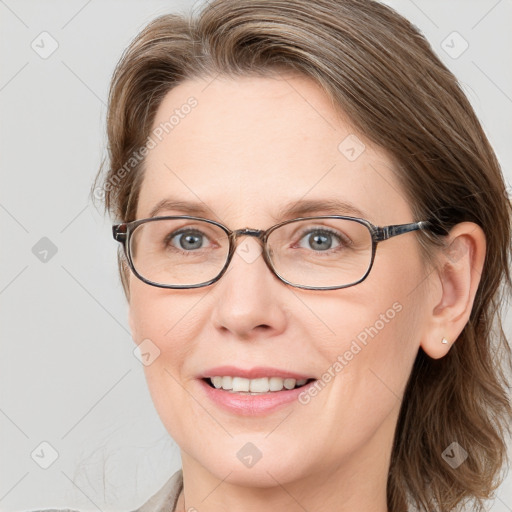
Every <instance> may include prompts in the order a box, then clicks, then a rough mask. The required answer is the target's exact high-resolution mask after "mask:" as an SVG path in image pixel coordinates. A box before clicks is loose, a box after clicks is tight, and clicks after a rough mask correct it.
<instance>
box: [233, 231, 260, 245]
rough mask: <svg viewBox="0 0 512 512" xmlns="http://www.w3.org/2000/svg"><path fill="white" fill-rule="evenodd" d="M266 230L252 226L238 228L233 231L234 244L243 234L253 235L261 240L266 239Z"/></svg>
mask: <svg viewBox="0 0 512 512" xmlns="http://www.w3.org/2000/svg"><path fill="white" fill-rule="evenodd" d="M265 233H266V231H263V230H261V229H252V228H243V229H236V230H235V231H232V232H231V238H232V240H233V245H234V246H235V245H236V242H237V240H238V239H239V238H240V237H242V236H252V237H254V238H258V239H259V240H260V241H261V242H263V241H264V237H265Z"/></svg>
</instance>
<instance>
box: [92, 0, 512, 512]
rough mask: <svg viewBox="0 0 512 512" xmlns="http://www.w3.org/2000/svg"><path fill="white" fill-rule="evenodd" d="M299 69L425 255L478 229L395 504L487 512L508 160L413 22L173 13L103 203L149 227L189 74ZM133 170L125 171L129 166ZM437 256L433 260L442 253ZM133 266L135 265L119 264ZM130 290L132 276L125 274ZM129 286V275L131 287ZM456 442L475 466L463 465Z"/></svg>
mask: <svg viewBox="0 0 512 512" xmlns="http://www.w3.org/2000/svg"><path fill="white" fill-rule="evenodd" d="M283 69H286V70H290V71H295V72H299V73H301V74H303V75H306V76H309V77H311V78H313V79H314V80H316V82H317V83H319V84H320V85H321V86H322V87H323V89H324V90H325V91H326V93H327V94H328V95H329V97H330V98H331V99H332V101H333V105H334V106H335V107H337V108H339V109H340V112H344V113H345V114H346V115H347V116H348V118H349V119H350V121H351V123H352V125H353V127H354V129H355V130H357V132H358V133H360V134H362V136H363V137H365V138H367V140H370V141H372V142H373V143H375V144H376V145H377V146H379V147H381V148H383V149H384V150H386V151H387V154H389V155H390V156H391V158H392V159H393V161H394V162H395V164H396V168H395V172H396V173H397V175H398V178H399V180H400V182H401V184H402V186H403V189H404V190H405V191H406V194H407V197H408V199H409V203H410V205H411V207H412V210H413V214H414V216H415V217H416V219H417V220H420V219H421V220H423V219H425V218H427V219H430V220H432V221H434V222H435V223H436V225H437V226H438V228H439V229H438V234H437V235H432V236H428V237H426V236H424V235H421V234H420V235H419V237H420V241H421V243H422V247H423V248H424V250H428V249H429V248H430V249H431V248H432V246H433V245H442V243H443V236H442V233H446V232H447V231H448V230H450V229H451V228H452V227H453V226H454V225H455V224H457V223H459V222H462V221H471V222H475V223H476V224H478V225H480V226H481V227H482V229H483V231H484V233H485V235H486V239H487V254H486V260H485V264H484V269H483V273H482V278H481V282H480V285H479V288H478V291H477V294H476V299H475V302H474V306H473V310H472V313H471V317H470V320H469V322H468V323H467V325H466V326H465V328H464V330H463V331H462V333H461V335H460V336H459V338H458V340H457V342H456V343H455V344H454V345H453V346H452V348H451V349H450V351H449V353H448V355H447V356H445V357H443V358H441V359H439V360H433V359H431V358H429V357H428V356H426V354H425V353H424V352H423V351H422V350H421V349H420V351H419V353H418V355H417V358H416V361H415V364H414V367H413V370H412V373H411V376H410V379H409V382H408V384H407V387H406V390H405V395H404V397H403V402H402V407H401V412H400V416H399V420H398V424H397V429H396V434H395V440H394V446H393V451H392V457H391V464H390V470H389V476H388V491H387V499H388V509H389V510H392V511H393V512H400V511H404V510H407V504H408V503H412V504H413V505H415V506H416V507H417V508H418V509H419V510H424V511H429V512H430V511H433V510H440V511H447V510H452V509H453V508H455V507H456V506H457V505H460V504H463V503H464V502H467V501H470V502H473V504H474V506H475V509H478V510H481V509H482V508H483V506H484V504H483V500H485V499H488V498H490V497H492V493H493V491H494V490H495V489H496V487H497V486H498V484H499V482H500V480H501V476H502V475H501V469H502V468H503V467H504V463H505V462H506V444H505V443H506V439H507V434H508V433H509V432H510V418H511V405H510V402H509V399H508V395H507V393H508V383H507V378H508V376H507V372H508V370H509V369H510V355H511V354H510V346H509V344H508V342H507V339H506V337H505V334H504V332H503V329H502V322H501V318H500V309H501V308H502V307H503V306H504V304H505V303H506V299H507V298H508V292H509V290H510V285H511V280H510V269H509V264H510V254H511V204H510V200H509V199H508V198H507V194H506V190H505V185H504V180H503V176H502V174H501V170H500V166H499V164H498V161H497V159H496V156H495V154H494V152H493V150H492V148H491V146H490V144H489V141H488V140H487V138H486V135H485V133H484V131H483V130H482V127H481V125H480V123H479V121H478V119H477V117H476V115H475V113H474V111H473V109H472V107H471V105H470V103H469V102H468V100H467V98H466V97H465V95H464V93H463V92H462V90H461V88H460V86H459V84H458V83H457V80H456V78H455V77H454V76H453V74H452V73H451V72H450V71H449V70H448V69H447V68H446V67H445V66H444V65H443V64H442V63H441V61H440V60H439V59H438V58H437V57H436V55H435V54H434V53H433V51H432V49H431V47H430V45H429V43H428V42H427V40H426V39H425V38H424V37H423V36H422V35H421V34H420V33H419V31H418V30H417V29H416V28H415V27H414V26H413V25H412V24H411V23H410V22H408V21H407V20H406V19H404V18H403V17H401V16H400V15H398V14H397V13H396V12H394V11H393V10H392V9H390V8H388V7H386V6H384V5H382V4H379V3H377V2H376V1H372V0H313V1H311V0H214V1H213V2H211V3H210V4H206V6H205V7H204V9H203V10H202V12H200V13H199V14H198V15H197V16H196V15H183V16H181V15H171V14H169V15H164V16H161V17H159V18H157V19H155V20H154V21H153V22H151V23H150V24H149V25H148V26H146V28H145V29H144V30H143V31H142V32H141V33H140V34H139V35H138V36H137V37H136V39H135V40H134V41H133V42H132V44H131V45H130V46H129V48H127V50H126V51H125V53H124V54H123V56H122V58H121V60H120V62H119V64H118V66H117V68H116V70H115V72H114V76H113V80H112V84H111V89H110V96H109V107H108V120H107V131H108V141H109V155H108V157H109V158H108V166H107V172H106V174H105V175H103V173H102V172H101V171H100V173H99V174H98V178H97V179H98V180H99V179H103V184H102V188H101V189H99V188H96V190H95V191H96V194H95V195H97V194H98V192H97V191H98V190H100V191H101V192H102V194H100V195H103V194H104V199H105V208H106V209H107V210H108V211H109V212H110V214H111V215H112V216H113V217H114V218H116V219H117V220H119V221H122V222H127V221H131V220H134V219H135V212H136V207H137V200H138V193H139V189H140V184H141V182H142V178H143V174H144V159H143V158H141V159H136V160H134V162H135V163H133V165H132V166H131V168H129V169H127V168H126V162H128V161H129V159H130V158H133V155H134V153H135V154H139V153H138V152H139V151H140V148H141V147H143V146H144V144H145V143H146V140H147V138H148V136H149V134H150V130H151V128H152V123H153V120H154V117H155V113H156V110H157V109H158V107H159V105H160V103H161V101H162V99H163V97H164V96H165V94H166V93H167V92H168V91H169V90H170V89H172V88H173V87H174V86H176V85H177V84H179V83H180V82H182V81H183V80H185V79H193V78H204V77H207V76H210V77H214V76H216V75H217V74H223V75H229V76H234V77H236V76H243V75H249V74H254V75H266V74H269V73H271V72H272V71H273V70H283ZM122 169H124V171H123V172H121V170H122ZM430 253H432V251H430ZM120 261H121V259H120ZM121 276H122V278H123V285H124V286H125V291H126V293H127V294H128V293H129V290H128V287H127V284H126V281H125V279H126V276H125V275H124V272H121ZM123 276H124V277H123ZM454 441H456V442H457V443H459V444H460V445H461V446H462V447H463V448H464V449H465V450H466V451H467V452H468V455H469V456H468V458H467V459H466V461H465V462H464V463H463V464H461V465H460V466H459V467H457V468H452V467H451V466H450V465H449V464H447V463H446V462H445V461H444V460H443V458H442V453H443V451H444V450H445V449H446V448H447V447H448V446H449V445H450V444H451V443H452V442H454Z"/></svg>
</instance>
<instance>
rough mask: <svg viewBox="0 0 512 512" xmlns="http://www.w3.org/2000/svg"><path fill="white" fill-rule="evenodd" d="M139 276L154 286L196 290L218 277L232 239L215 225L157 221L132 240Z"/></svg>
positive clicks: (143, 226) (137, 231)
mask: <svg viewBox="0 0 512 512" xmlns="http://www.w3.org/2000/svg"><path fill="white" fill-rule="evenodd" d="M130 240H131V242H130V254H131V258H132V263H133V266H134V268H135V270H136V271H137V273H138V274H139V275H140V276H142V277H143V278H144V279H146V280H148V281H151V282H153V283H157V284H162V285H168V286H169V285H173V286H192V285H197V284H201V283H205V282H207V281H210V280H211V279H214V278H215V277H217V275H218V274H219V273H220V272H221V270H222V268H223V267H224V265H225V263H226V260H227V256H228V253H229V238H228V236H227V234H226V232H225V231H224V230H223V229H221V228H220V227H218V226H216V225H215V224H211V223H209V222H205V221H199V220H193V219H184V218H179V219H156V220H151V221H148V222H145V223H143V224H140V225H139V226H137V227H136V228H135V230H134V231H133V233H132V235H131V237H130Z"/></svg>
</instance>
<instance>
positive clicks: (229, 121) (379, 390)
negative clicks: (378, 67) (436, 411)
mask: <svg viewBox="0 0 512 512" xmlns="http://www.w3.org/2000/svg"><path fill="white" fill-rule="evenodd" d="M190 96H194V97H195V98H196V99H197V101H198V105H197V107H196V108H195V109H193V110H192V112H191V113H190V114H189V115H188V116H186V117H184V119H182V120H180V123H179V124H178V125H177V126H175V127H174V129H173V130H172V131H171V132H170V133H169V134H168V135H167V136H166V137H164V138H163V140H162V141H161V142H160V143H159V144H158V145H157V146H156V147H155V148H154V149H152V150H151V151H150V152H149V154H148V156H147V160H146V166H147V170H146V174H145V176H144V180H143V184H142V188H141V193H140V198H139V203H138V209H137V218H145V217H148V216H149V215H150V211H151V210H152V208H153V207H154V206H155V205H156V204H157V203H158V202H159V201H161V200H162V199H165V198H166V197H169V196H174V197H178V198H180V199H183V200H190V201H198V202H201V203H202V204H203V205H207V206H208V207H209V208H210V209H211V211H210V215H208V218H211V219H214V220H218V221H220V222H222V223H224V224H225V225H226V226H227V227H229V228H230V229H239V228H243V227H251V228H255V229H266V228H268V227H270V226H272V225H274V224H276V223H277V222H279V221H280V220H283V219H279V218H276V215H277V211H278V209H279V208H280V207H281V206H282V205H284V204H285V203H287V202H289V201H297V200H300V199H321V198H337V199H341V200H344V201H347V202H350V203H352V204H353V205H355V206H356V207H357V208H359V209H360V210H362V211H363V212H364V213H365V218H366V219H368V220H369V221H371V222H372V223H374V224H376V225H381V226H383V225H388V224H401V223H406V222H413V221H416V220H421V219H413V217H412V214H411V209H410V207H409V204H408V202H407V199H406V195H405V193H404V192H403V190H402V188H401V186H400V185H399V183H398V181H397V179H396V176H395V175H394V173H393V168H392V161H391V159H390V158H389V157H388V156H387V155H386V153H385V152H384V151H383V150H382V149H379V148H376V147H374V146H372V145H371V144H370V142H369V141H368V140H366V139H365V138H364V136H362V135H360V134H358V135H357V136H358V138H359V139H360V140H361V141H363V142H364V143H365V145H366V149H365V150H364V152H363V153H362V154H361V155H360V156H359V157H358V158H357V159H356V160H355V161H349V160H348V159H347V158H346V157H345V156H344V154H342V153H341V152H340V151H339V150H338V145H339V144H340V142H341V141H343V140H344V139H345V137H347V136H348V135H350V134H354V133H355V132H354V130H353V129H352V128H351V127H350V125H349V123H347V122H346V121H345V120H344V119H343V118H342V116H338V115H336V113H335V111H334V109H333V107H332V104H331V103H330V101H329V100H328V98H327V96H326V95H325V94H324V93H323V91H322V90H321V89H320V88H319V86H317V85H316V84H315V83H314V82H312V81H311V80H309V79H308V78H305V77H301V76H296V75H295V76H293V75H288V76H285V75H281V76H280V77H278V76H276V77H275V78H269V77H266V78H262V77H257V78H256V77H243V78H236V79H231V78H226V77H217V78H215V79H213V80H212V79H211V78H208V79H204V80H199V79H197V80H191V81H187V82H184V83H182V84H180V85H179V86H177V87H176V88H174V89H173V90H171V91H170V92H169V93H168V94H167V95H166V97H165V98H164V101H163V102H162V103H161V105H160V107H159V109H158V112H157V114H156V118H155V122H154V127H157V126H158V125H159V123H161V122H165V121H166V120H167V119H168V118H169V116H170V115H171V114H172V113H173V111H174V110H175V109H176V108H180V106H181V105H183V104H184V103H185V102H186V100H187V98H189V97H190ZM186 213H187V212H185V211H180V210H164V211H161V212H159V215H166V214H167V215H180V214H186ZM323 213H324V212H322V211H318V212H317V214H323ZM327 213H332V212H327ZM339 213H340V214H344V213H345V212H339ZM310 215H314V213H311V214H310ZM252 242H253V240H249V239H248V238H242V240H241V241H240V242H239V246H238V249H237V253H236V254H235V255H234V258H233V260H232V262H231V265H230V268H229V270H228V272H227V273H226V274H225V275H224V276H223V277H222V278H221V280H220V281H218V282H217V283H215V284H213V285H211V286H208V287H205V288H198V289H189V290H168V289H159V288H156V287H153V286H149V285H147V284H145V283H143V282H142V281H140V280H138V279H137V278H136V277H135V276H133V274H131V275H130V278H129V279H130V281H129V286H130V326H131V330H132V334H133V339H134V341H135V343H137V344H138V343H140V342H141V341H142V340H144V339H147V338H149V339H150V340H152V342H153V343H154V344H155V345H157V346H158V349H159V350H160V356H159V357H158V358H157V359H155V361H154V362H153V363H152V364H151V365H149V366H147V367H145V372H146V378H147V382H148V386H149V390H150V392H151V396H152V398H153V401H154V404H155V407H156V409H157V411H158V413H159V415H160V417H161V419H162V422H163V424H164V425H165V427H166V428H167V430H168V432H169V433H170V435H171V436H172V438H173V439H174V440H175V441H176V442H177V443H178V445H179V446H180V449H181V454H182V462H183V475H184V495H182V496H181V497H180V500H179V503H178V508H177V510H179V511H182V510H190V509H191V507H194V508H195V509H196V510H198V511H201V512H203V511H204V512H214V511H221V510H223V511H226V510H230V511H231V510H244V511H250V512H252V511H254V512H256V511H268V510H287V511H292V512H294V511H299V510H300V511H303V510H304V509H306V510H315V511H330V510H338V511H354V510H365V511H372V512H373V511H374V512H384V511H386V510H387V506H386V479H387V473H388V467H389V460H390V453H391V445H392V441H393V434H394V430H395V426H396V421H397V415H398V412H399V407H400V405H401V397H402V394H403V392H404V389H405V385H406V382H407V379H408V377H409V374H410V371H411V367H412V364H413V362H414V358H415V356H416V354H417V351H418V349H419V347H420V346H421V347H422V348H423V350H425V351H426V352H427V353H428V354H429V355H430V356H431V357H436V358H437V357H442V356H443V355H445V354H446V353H447V352H448V350H449V349H450V346H451V343H452V342H453V340H455V339H456V338H457V336H458V334H459V333H460V331H461V330H462V328H463V326H464V325H465V323H466V322H467V320H468V317H469V313H470V310H471V306H472V302H473V298H474V294H475V292H476V286H477V285H478V279H479V276H480V271H481V267H482V264H483V259H484V254H485V237H484V235H483V233H482V231H481V229H480V228H478V227H477V226H476V225H474V224H470V223H463V224H459V225H457V226H456V227H455V228H454V230H453V232H452V234H451V236H450V238H449V240H448V242H449V243H451V245H450V247H451V248H450V251H452V253H453V254H456V257H453V254H452V257H450V254H448V253H447V252H440V253H439V254H438V255H437V261H438V267H437V268H436V269H431V268H428V267H427V266H426V264H425V262H424V261H423V259H422V257H421V253H420V249H419V243H418V240H417V236H416V234H415V233H409V234H405V235H401V236H398V237H396V238H393V239H390V240H388V241H385V242H383V243H381V244H380V245H379V247H378V250H377V255H376V259H375V263H374V267H373V269H372V271H371V273H370V275H369V276H368V277H367V279H366V280H365V281H363V282H362V283H360V284H359V285H357V286H353V287H350V288H346V289H342V290H334V291H311V290H301V289H298V288H292V287H290V286H288V285H286V284H284V283H282V282H281V281H279V280H278V279H277V278H276V277H275V276H274V275H273V274H272V273H271V272H270V271H269V269H268V268H267V267H266V265H265V263H264V261H263V258H262V257H261V256H260V257H257V258H256V259H255V260H254V261H252V262H250V263H249V262H247V261H246V260H245V259H244V258H242V257H240V253H239V251H240V250H241V249H242V248H243V247H244V243H245V244H250V243H252ZM254 243H257V242H254ZM246 247H250V245H246ZM252 250H254V247H253V249H252ZM404 255H407V257H404ZM396 303H398V304H399V305H400V306H401V310H400V312H398V313H397V314H396V315H395V317H394V318H393V319H392V320H390V321H389V322H387V323H386V324H385V327H384V328H382V329H381V330H379V332H378V334H377V335H376V336H374V337H373V338H370V339H369V341H368V343H367V345H366V346H364V347H363V348H362V350H361V351H360V352H359V353H357V355H355V356H354V357H353V359H352V360H351V361H349V363H348V364H347V365H346V366H345V367H344V368H343V370H342V371H340V372H338V373H337V374H336V376H335V378H334V379H332V380H331V381H330V382H329V383H328V384H327V385H326V386H325V388H324V389H323V390H322V391H321V392H320V393H318V395H317V396H316V397H314V398H312V399H311V401H310V402H309V403H308V404H306V405H302V404H299V403H298V402H294V403H293V404H290V405H286V406H285V407H284V408H281V409H279V410H277V411H275V412H271V413H269V414H268V415H266V416H258V417H256V418H253V417H241V416H240V415H237V414H234V413H229V412H226V411H224V410H221V409H220V408H218V407H217V406H216V405H214V404H213V403H212V402H210V401H209V400H208V399H207V398H206V396H205V395H204V393H203V392H202V390H201V387H200V384H199V381H198V379H197V376H198V374H199V373H200V372H201V371H203V370H205V369H207V368H211V367H213V366H218V365H224V364H232V365H236V366H239V367H243V368H252V367H255V366H274V367H278V368H282V369H288V370H291V371H296V372H300V373H303V374H307V375H311V376H314V377H316V378H321V376H322V374H323V373H324V372H325V371H326V370H327V369H328V368H329V367H331V366H332V364H333V363H334V362H335V361H336V358H337V357H338V355H340V354H344V352H346V351H347V350H348V349H349V348H350V344H351V342H352V340H354V339H355V338H356V336H357V335H358V334H359V333H360V332H361V331H363V330H364V329H365V327H368V326H372V325H375V323H376V321H377V320H378V319H379V318H381V317H380V315H382V314H385V313H386V311H387V310H389V309H390V308H392V307H393V304H396ZM443 337H446V338H447V339H448V340H449V341H450V343H448V344H442V343H441V339H442V338H443ZM247 442H251V443H253V444H254V445H256V446H257V447H258V449H259V450H260V451H261V453H262V458H261V459H260V460H259V461H258V462H257V463H256V464H255V465H254V466H252V467H251V468H247V467H245V466H244V465H243V464H242V463H241V462H240V460H239V459H238V458H237V456H236V453H237V452H238V450H240V448H241V447H242V446H244V445H245V444H246V443H247Z"/></svg>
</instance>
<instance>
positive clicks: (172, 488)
mask: <svg viewBox="0 0 512 512" xmlns="http://www.w3.org/2000/svg"><path fill="white" fill-rule="evenodd" d="M182 489H183V473H182V471H181V469H180V470H178V471H176V473H174V475H172V476H171V478H169V480H167V482H166V483H165V484H164V486H163V487H162V488H161V489H160V490H159V491H158V492H157V493H156V494H154V495H153V496H151V498H149V500H148V501H146V502H145V503H144V504H143V505H141V506H140V507H139V508H138V509H137V510H134V511H133V512H174V509H175V508H176V502H177V501H178V497H179V495H180V492H181V490H182ZM33 512H78V511H76V510H71V509H45V510H37V511H33Z"/></svg>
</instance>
